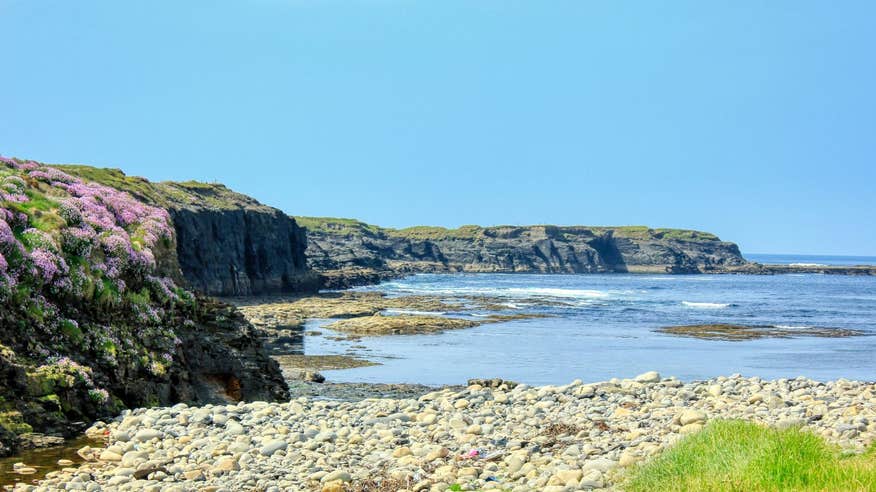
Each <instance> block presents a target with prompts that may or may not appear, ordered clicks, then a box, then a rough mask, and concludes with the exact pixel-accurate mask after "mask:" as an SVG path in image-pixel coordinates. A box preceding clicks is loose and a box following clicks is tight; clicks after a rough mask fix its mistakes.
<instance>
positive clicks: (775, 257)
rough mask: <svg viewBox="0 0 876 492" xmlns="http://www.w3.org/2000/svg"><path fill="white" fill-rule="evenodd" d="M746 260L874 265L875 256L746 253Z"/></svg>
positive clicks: (781, 262) (788, 263)
mask: <svg viewBox="0 0 876 492" xmlns="http://www.w3.org/2000/svg"><path fill="white" fill-rule="evenodd" d="M743 256H745V258H746V259H747V260H750V261H756V262H758V263H772V264H779V265H792V264H795V263H796V264H802V265H837V266H849V265H876V256H836V255H834V256H830V255H781V254H746V255H743Z"/></svg>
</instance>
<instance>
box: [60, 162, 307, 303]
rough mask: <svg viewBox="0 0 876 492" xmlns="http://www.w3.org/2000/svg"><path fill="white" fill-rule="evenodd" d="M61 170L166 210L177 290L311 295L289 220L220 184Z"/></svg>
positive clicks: (301, 243)
mask: <svg viewBox="0 0 876 492" xmlns="http://www.w3.org/2000/svg"><path fill="white" fill-rule="evenodd" d="M63 168H64V169H65V170H66V171H68V172H72V173H75V174H77V175H79V176H81V177H83V178H86V179H90V180H93V181H96V182H99V183H102V184H105V185H108V186H112V187H114V188H116V189H121V190H123V191H127V192H128V193H130V194H131V195H133V196H134V197H136V198H138V199H140V200H142V201H144V202H145V203H148V204H150V205H154V206H158V207H161V208H164V209H166V210H167V211H168V212H169V213H170V216H171V219H172V220H173V225H174V228H175V229H176V236H177V256H178V257H179V266H180V269H181V270H182V274H183V277H184V280H185V283H187V284H188V286H189V287H191V288H192V289H194V290H198V291H200V292H202V293H205V294H208V295H216V296H246V295H256V294H270V293H280V292H302V291H312V290H315V289H317V288H318V276H317V275H316V274H314V273H313V272H311V271H310V270H309V268H308V266H307V261H306V257H305V254H304V250H305V248H306V246H307V240H306V236H305V232H304V230H303V229H302V228H301V227H299V226H298V224H297V223H296V222H295V219H293V218H291V217H289V216H288V215H286V214H284V213H283V212H282V211H280V210H278V209H276V208H273V207H268V206H266V205H263V204H261V203H259V202H258V201H257V200H255V199H254V198H251V197H249V196H246V195H243V194H240V193H236V192H234V191H232V190H230V189H228V188H227V187H225V186H223V185H221V184H211V183H199V182H195V181H187V182H181V183H177V182H161V183H152V182H150V181H148V180H146V179H144V178H139V177H136V176H126V175H125V174H124V173H123V172H122V171H120V170H118V169H98V168H93V167H89V166H63Z"/></svg>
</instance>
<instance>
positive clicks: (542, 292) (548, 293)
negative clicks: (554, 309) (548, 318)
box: [508, 287, 609, 299]
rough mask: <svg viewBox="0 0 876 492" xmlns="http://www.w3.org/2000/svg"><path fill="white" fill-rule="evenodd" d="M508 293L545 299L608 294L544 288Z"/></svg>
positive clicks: (510, 291)
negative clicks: (543, 297)
mask: <svg viewBox="0 0 876 492" xmlns="http://www.w3.org/2000/svg"><path fill="white" fill-rule="evenodd" d="M508 292H509V293H511V294H513V295H536V296H545V297H569V298H574V299H580V298H604V297H608V296H609V294H608V292H603V291H601V290H589V289H550V288H546V287H528V288H510V289H508Z"/></svg>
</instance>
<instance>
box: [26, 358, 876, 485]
mask: <svg viewBox="0 0 876 492" xmlns="http://www.w3.org/2000/svg"><path fill="white" fill-rule="evenodd" d="M715 419H744V420H750V421H754V422H758V423H762V424H764V425H770V426H775V427H778V428H785V427H791V426H801V427H803V428H805V429H807V430H809V431H811V432H813V433H815V434H818V435H821V436H823V437H825V438H826V439H827V440H828V441H829V442H831V443H833V444H835V445H837V446H839V447H841V448H842V449H844V450H846V451H848V452H860V451H862V450H863V449H864V447H865V446H866V445H868V444H869V443H870V442H872V441H873V440H874V439H876V384H873V383H864V382H856V381H847V380H842V379H840V380H836V381H831V382H826V383H825V382H818V381H814V380H809V379H804V378H797V379H778V380H763V379H760V378H747V377H742V376H739V375H733V376H729V377H718V378H714V379H710V380H706V381H696V382H689V383H685V382H682V381H680V380H678V379H675V378H672V377H668V378H664V377H662V376H661V375H660V374H658V373H656V372H648V373H644V374H641V375H639V376H638V377H636V378H634V379H623V380H619V379H613V380H610V381H605V382H599V383H590V384H585V383H583V382H582V381H580V380H576V381H573V382H572V383H570V384H567V385H564V386H540V387H533V386H527V385H516V384H514V383H511V382H504V381H501V380H484V381H480V382H478V383H477V384H472V385H470V386H468V387H465V388H462V389H460V388H447V389H441V390H436V391H433V392H431V393H427V394H425V395H423V396H421V397H419V398H416V399H413V398H404V399H394V398H381V399H377V398H372V399H365V400H362V401H358V402H343V401H333V400H326V399H312V398H304V397H302V398H297V399H294V400H292V401H290V402H286V403H265V402H254V403H238V404H228V405H207V406H203V407H189V406H186V405H184V404H179V405H175V406H173V407H166V408H150V409H137V410H133V411H126V412H125V413H123V414H122V415H121V416H119V417H118V418H117V419H116V420H114V421H112V422H109V423H98V424H95V426H93V427H92V428H91V429H89V431H88V433H89V434H90V435H92V436H106V437H107V439H108V442H107V446H106V447H105V448H92V447H85V448H82V449H80V450H79V452H78V453H79V455H80V456H82V457H83V458H84V459H86V460H87V461H86V463H84V464H83V465H81V466H79V467H77V468H73V467H70V468H64V469H62V470H59V471H55V472H51V473H49V474H48V475H47V477H46V478H45V479H44V480H43V481H41V482H40V483H39V484H36V485H30V484H18V485H16V488H15V490H17V491H50V490H86V491H110V490H119V491H141V490H145V491H201V492H219V491H229V492H230V491H241V490H259V491H269V492H278V491H287V490H291V491H296V490H300V491H323V492H331V491H360V490H361V491H364V490H371V491H402V490H409V491H440V492H444V491H446V490H512V491H530V490H543V491H549V492H561V491H562V492H565V491H577V490H614V489H616V488H618V487H619V486H620V485H621V484H622V483H623V477H624V472H625V470H627V469H629V467H633V466H636V464H637V463H639V462H641V461H643V460H645V459H646V458H647V457H649V456H652V455H655V454H656V453H658V452H660V451H661V450H662V449H664V448H666V447H667V446H670V445H672V443H674V442H676V441H677V440H678V439H679V438H681V437H683V436H684V435H686V434H689V433H693V432H696V431H698V430H701V429H702V428H703V426H704V425H706V424H707V423H708V422H709V421H712V420H715ZM23 466H26V464H23Z"/></svg>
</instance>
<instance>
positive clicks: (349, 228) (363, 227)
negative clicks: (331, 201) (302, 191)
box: [292, 215, 385, 236]
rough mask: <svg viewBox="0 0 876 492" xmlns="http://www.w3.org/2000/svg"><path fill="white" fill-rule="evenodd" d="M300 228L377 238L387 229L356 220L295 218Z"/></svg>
mask: <svg viewBox="0 0 876 492" xmlns="http://www.w3.org/2000/svg"><path fill="white" fill-rule="evenodd" d="M292 218H293V219H295V222H297V223H298V225H299V226H301V227H305V228H307V230H309V231H313V232H323V233H328V234H354V235H367V236H376V235H379V234H382V233H383V232H384V231H385V229H383V228H382V227H378V226H375V225H371V224H366V223H365V222H361V221H358V220H355V219H342V218H337V217H302V216H299V215H296V216H293V217H292Z"/></svg>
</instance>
